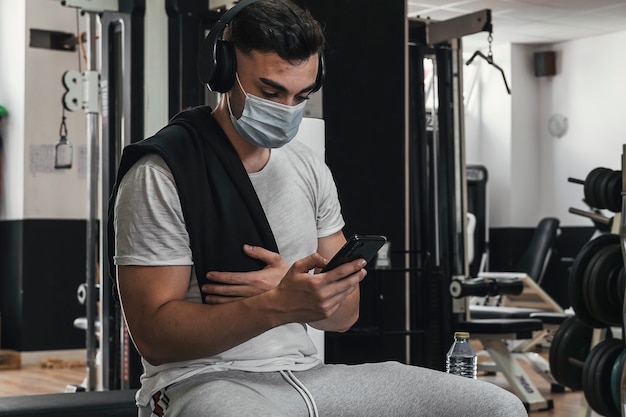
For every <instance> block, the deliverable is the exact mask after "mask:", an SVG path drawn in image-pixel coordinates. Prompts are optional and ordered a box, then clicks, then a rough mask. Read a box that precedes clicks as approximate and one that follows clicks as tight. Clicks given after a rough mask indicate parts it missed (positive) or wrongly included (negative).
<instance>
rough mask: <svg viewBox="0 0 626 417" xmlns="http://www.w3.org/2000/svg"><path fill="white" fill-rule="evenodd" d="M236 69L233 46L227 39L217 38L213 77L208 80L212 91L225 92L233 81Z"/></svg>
mask: <svg viewBox="0 0 626 417" xmlns="http://www.w3.org/2000/svg"><path fill="white" fill-rule="evenodd" d="M236 71H237V56H236V54H235V48H234V46H233V44H232V43H231V42H229V41H224V40H218V41H217V45H216V48H215V68H214V69H213V77H212V79H211V80H210V81H209V83H208V84H209V88H210V89H211V90H212V91H217V92H219V93H225V92H227V91H229V90H230V89H231V87H232V86H233V83H234V82H235V72H236Z"/></svg>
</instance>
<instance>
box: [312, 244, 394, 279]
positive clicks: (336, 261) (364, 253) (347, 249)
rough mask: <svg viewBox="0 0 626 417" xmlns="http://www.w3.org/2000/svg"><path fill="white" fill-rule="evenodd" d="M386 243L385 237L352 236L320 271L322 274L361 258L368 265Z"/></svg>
mask: <svg viewBox="0 0 626 417" xmlns="http://www.w3.org/2000/svg"><path fill="white" fill-rule="evenodd" d="M385 242H387V238H386V237H385V236H379V235H354V236H352V237H351V238H350V239H348V241H347V242H346V244H345V245H343V247H342V248H341V249H339V252H337V253H336V254H335V256H333V258H332V259H331V260H330V261H328V264H326V266H325V267H324V269H322V272H327V271H330V270H331V269H333V268H336V267H338V266H339V265H342V264H345V263H346V262H352V261H354V260H355V259H359V258H363V259H365V260H366V261H367V262H368V263H369V262H370V261H371V260H372V259H374V256H376V253H377V252H378V250H379V249H380V248H382V246H383V245H384V244H385Z"/></svg>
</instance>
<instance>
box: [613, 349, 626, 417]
mask: <svg viewBox="0 0 626 417" xmlns="http://www.w3.org/2000/svg"><path fill="white" fill-rule="evenodd" d="M625 354H626V349H623V347H622V351H621V352H620V354H619V356H618V357H617V359H616V360H615V364H614V365H613V371H612V372H611V395H612V397H613V404H615V407H617V409H618V410H619V408H620V406H621V402H622V400H621V396H620V388H621V384H622V372H623V371H624V358H626V355H625Z"/></svg>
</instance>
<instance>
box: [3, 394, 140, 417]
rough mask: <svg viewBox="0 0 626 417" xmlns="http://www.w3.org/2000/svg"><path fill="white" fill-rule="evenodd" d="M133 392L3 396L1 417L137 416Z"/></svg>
mask: <svg viewBox="0 0 626 417" xmlns="http://www.w3.org/2000/svg"><path fill="white" fill-rule="evenodd" d="M135 392H136V390H134V389H133V390H121V391H94V392H76V393H67V394H65V393H62V394H45V395H27V396H21V397H3V398H2V400H1V401H0V416H12V417H17V416H32V417H35V416H36V417H137V406H136V405H135Z"/></svg>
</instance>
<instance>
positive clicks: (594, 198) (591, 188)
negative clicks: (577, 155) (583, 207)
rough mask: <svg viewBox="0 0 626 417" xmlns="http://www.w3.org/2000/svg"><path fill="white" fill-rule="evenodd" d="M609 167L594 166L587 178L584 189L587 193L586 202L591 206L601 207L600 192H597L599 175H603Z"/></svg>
mask: <svg viewBox="0 0 626 417" xmlns="http://www.w3.org/2000/svg"><path fill="white" fill-rule="evenodd" d="M608 170H609V169H608V168H601V167H600V168H594V169H592V170H591V172H589V174H588V175H587V178H585V185H584V186H583V191H584V193H585V203H587V204H588V205H589V206H591V207H595V208H601V207H599V206H598V204H599V202H598V194H597V191H596V190H597V185H596V183H597V182H598V181H597V180H598V177H600V176H601V175H602V173H604V172H606V171H608Z"/></svg>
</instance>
